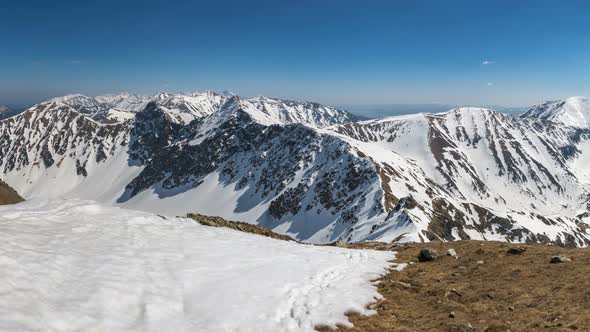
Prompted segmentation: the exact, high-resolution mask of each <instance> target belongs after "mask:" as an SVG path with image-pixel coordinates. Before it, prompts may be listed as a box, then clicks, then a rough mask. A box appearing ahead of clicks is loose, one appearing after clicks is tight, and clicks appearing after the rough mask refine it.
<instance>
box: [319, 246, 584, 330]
mask: <svg viewBox="0 0 590 332" xmlns="http://www.w3.org/2000/svg"><path fill="white" fill-rule="evenodd" d="M511 247H515V245H514V244H509V243H501V242H481V241H460V242H447V243H430V244H407V245H399V246H398V247H397V248H396V250H397V251H398V252H399V253H398V255H397V259H396V262H398V263H403V262H410V261H412V260H414V259H415V258H416V256H417V254H418V252H419V251H420V249H422V248H433V249H435V250H437V251H438V253H439V255H441V256H443V257H440V258H438V259H436V260H435V261H433V262H426V263H415V264H413V265H408V266H407V267H406V268H405V269H404V270H403V271H401V272H396V271H392V272H390V273H389V274H387V275H385V276H384V277H383V278H382V281H381V283H380V284H379V293H381V294H382V295H383V296H384V298H385V299H384V300H382V301H380V302H379V303H377V304H375V305H374V307H375V308H376V310H377V314H376V315H373V316H361V315H358V314H351V315H350V316H349V319H350V320H351V322H352V323H353V324H354V328H352V329H347V328H341V329H342V330H343V331H575V330H577V331H590V277H589V276H590V248H585V249H566V248H559V247H553V246H544V245H523V247H524V248H526V249H527V251H526V252H525V253H523V254H522V255H508V254H506V251H507V250H508V249H509V248H511ZM448 248H454V249H455V250H456V251H457V254H458V255H459V259H454V258H452V257H446V256H444V253H445V252H446V250H447V249H448ZM554 255H566V256H568V257H569V258H571V259H572V261H571V262H566V263H562V264H550V263H549V260H550V258H551V257H552V256H554ZM478 261H483V264H478ZM451 312H453V313H454V316H455V317H454V318H451V317H449V316H450V313H451ZM468 324H470V325H471V327H472V329H470V328H469V325H468ZM318 330H320V331H329V330H330V329H329V328H326V327H318Z"/></svg>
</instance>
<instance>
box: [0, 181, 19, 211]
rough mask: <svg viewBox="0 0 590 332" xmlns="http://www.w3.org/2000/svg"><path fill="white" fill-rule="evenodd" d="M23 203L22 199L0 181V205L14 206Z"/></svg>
mask: <svg viewBox="0 0 590 332" xmlns="http://www.w3.org/2000/svg"><path fill="white" fill-rule="evenodd" d="M22 201H23V198H22V197H21V196H20V195H19V194H18V193H17V192H16V191H15V190H14V189H12V188H11V187H10V186H9V185H7V184H6V183H4V182H3V181H2V180H0V205H7V204H16V203H20V202H22Z"/></svg>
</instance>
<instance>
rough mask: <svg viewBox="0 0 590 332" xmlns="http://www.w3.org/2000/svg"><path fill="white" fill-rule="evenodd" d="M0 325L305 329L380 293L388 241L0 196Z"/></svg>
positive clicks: (360, 307) (339, 318)
mask: <svg viewBox="0 0 590 332" xmlns="http://www.w3.org/2000/svg"><path fill="white" fill-rule="evenodd" d="M0 234H1V236H2V241H0V330H2V331H79V330H84V331H311V330H313V327H314V326H315V325H317V324H329V325H334V324H336V323H342V324H346V325H350V323H349V322H348V321H347V319H346V317H345V316H344V313H345V312H346V311H349V310H355V311H358V312H361V313H365V314H368V313H370V311H369V310H367V309H366V308H365V306H366V305H367V304H368V303H370V302H372V301H373V300H374V299H375V298H378V297H379V294H378V293H377V292H376V286H375V284H374V283H373V282H372V281H371V280H374V279H376V278H377V277H378V276H379V275H380V274H383V273H385V272H386V271H387V269H388V267H389V266H390V263H389V262H388V261H390V260H391V259H393V258H394V253H392V252H378V251H365V250H347V249H342V248H336V247H318V246H311V245H302V244H297V243H294V242H286V241H278V240H273V239H269V238H265V237H260V236H257V235H252V234H246V233H241V232H237V231H233V230H229V229H222V228H212V227H205V226H201V225H199V224H197V223H195V222H193V221H190V220H188V219H180V218H170V219H165V218H163V217H160V216H157V215H153V214H149V213H144V212H137V211H131V210H124V209H119V208H115V207H106V206H101V205H98V204H96V203H94V202H91V201H81V200H56V201H43V200H32V201H28V202H25V203H22V204H18V205H14V206H5V207H0Z"/></svg>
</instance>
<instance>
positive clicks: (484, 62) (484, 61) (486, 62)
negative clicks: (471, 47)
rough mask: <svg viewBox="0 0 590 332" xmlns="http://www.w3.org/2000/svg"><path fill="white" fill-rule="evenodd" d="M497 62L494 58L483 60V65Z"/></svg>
mask: <svg viewBox="0 0 590 332" xmlns="http://www.w3.org/2000/svg"><path fill="white" fill-rule="evenodd" d="M495 63H496V61H494V60H483V61H482V62H481V64H482V65H493V64H495Z"/></svg>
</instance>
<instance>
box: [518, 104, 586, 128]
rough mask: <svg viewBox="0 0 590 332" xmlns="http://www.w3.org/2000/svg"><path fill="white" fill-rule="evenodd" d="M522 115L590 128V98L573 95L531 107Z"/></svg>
mask: <svg viewBox="0 0 590 332" xmlns="http://www.w3.org/2000/svg"><path fill="white" fill-rule="evenodd" d="M522 117H523V118H537V119H542V120H547V121H551V122H555V123H559V124H563V125H566V126H571V127H578V128H588V127H590V100H588V98H586V97H571V98H567V99H565V100H556V101H548V102H546V103H543V104H540V105H536V106H533V107H531V108H530V109H529V110H528V111H527V112H526V113H524V114H523V115H522Z"/></svg>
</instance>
